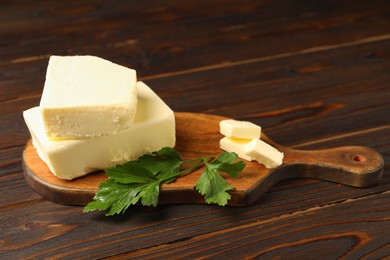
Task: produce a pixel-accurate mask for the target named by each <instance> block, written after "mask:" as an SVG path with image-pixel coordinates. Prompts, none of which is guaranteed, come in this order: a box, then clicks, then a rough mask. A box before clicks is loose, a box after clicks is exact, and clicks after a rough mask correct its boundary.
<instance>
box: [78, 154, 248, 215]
mask: <svg viewBox="0 0 390 260" xmlns="http://www.w3.org/2000/svg"><path fill="white" fill-rule="evenodd" d="M210 159H211V157H201V158H195V159H190V160H183V159H182V158H181V156H180V154H179V153H178V152H177V151H176V150H175V149H173V148H170V147H164V148H162V149H160V150H159V151H157V152H153V153H151V154H145V155H143V156H141V157H140V158H139V159H138V160H135V161H129V162H127V163H124V164H122V165H117V166H115V167H113V168H110V169H107V170H106V174H107V177H108V178H107V180H106V181H105V182H102V183H100V185H99V187H98V192H97V193H96V195H95V196H94V198H93V201H91V202H90V203H88V204H87V205H86V206H85V208H84V211H83V212H90V211H94V210H101V211H105V212H106V216H112V215H115V214H119V213H123V212H125V211H126V210H127V209H128V208H129V206H131V205H134V204H136V203H138V202H139V201H140V202H141V204H142V205H144V206H154V207H156V206H157V204H158V196H159V193H160V185H161V184H163V183H168V182H171V181H174V180H175V179H176V178H178V177H180V175H184V174H188V173H189V172H191V171H194V170H195V169H197V168H199V167H201V166H202V165H204V166H206V169H205V171H203V173H202V175H201V177H200V178H199V180H198V181H197V183H196V185H195V189H196V190H198V191H199V192H200V193H201V194H202V195H204V197H205V200H206V202H207V203H216V204H218V205H221V206H224V205H226V204H227V202H228V200H229V199H230V198H231V196H230V195H229V193H227V191H229V190H232V189H234V188H233V187H232V186H230V185H228V184H227V183H226V181H225V180H224V179H223V177H222V176H221V175H220V174H219V172H225V173H227V174H229V175H231V176H233V177H239V173H240V172H241V171H242V170H243V168H244V167H245V163H244V162H242V161H239V162H235V163H234V161H235V160H236V159H237V154H235V153H228V152H222V153H221V155H219V156H218V157H217V158H216V159H215V160H214V161H212V162H208V161H209V160H210ZM184 163H186V164H191V163H192V165H190V166H189V167H188V168H186V169H181V168H180V167H181V166H182V165H183V164H184Z"/></svg>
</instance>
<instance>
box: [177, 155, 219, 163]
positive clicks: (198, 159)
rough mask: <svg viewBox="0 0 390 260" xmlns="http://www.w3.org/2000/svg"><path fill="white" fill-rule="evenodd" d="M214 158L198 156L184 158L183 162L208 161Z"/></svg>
mask: <svg viewBox="0 0 390 260" xmlns="http://www.w3.org/2000/svg"><path fill="white" fill-rule="evenodd" d="M212 158H213V156H207V157H198V158H194V159H190V160H183V161H182V162H183V163H191V162H196V161H206V162H207V161H209V160H210V159H212Z"/></svg>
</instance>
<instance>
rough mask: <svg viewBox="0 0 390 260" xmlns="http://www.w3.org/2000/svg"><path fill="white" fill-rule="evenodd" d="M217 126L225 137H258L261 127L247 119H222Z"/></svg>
mask: <svg viewBox="0 0 390 260" xmlns="http://www.w3.org/2000/svg"><path fill="white" fill-rule="evenodd" d="M219 127H220V130H221V134H223V135H224V136H226V137H232V138H241V139H254V138H260V134H261V127H260V126H258V125H255V124H253V123H251V122H248V121H237V120H233V119H227V120H222V121H221V122H220V123H219Z"/></svg>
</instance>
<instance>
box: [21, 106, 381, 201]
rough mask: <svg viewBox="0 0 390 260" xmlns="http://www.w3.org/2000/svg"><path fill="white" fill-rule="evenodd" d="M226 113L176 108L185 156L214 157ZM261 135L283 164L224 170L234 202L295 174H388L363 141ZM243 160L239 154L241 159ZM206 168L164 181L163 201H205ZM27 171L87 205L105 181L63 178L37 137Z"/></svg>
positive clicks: (348, 179) (357, 177)
mask: <svg viewBox="0 0 390 260" xmlns="http://www.w3.org/2000/svg"><path fill="white" fill-rule="evenodd" d="M225 119H228V118H226V117H221V116H216V115H208V114H199V113H198V114H196V113H183V112H176V113H175V121H176V145H175V149H176V150H177V151H179V152H180V154H181V156H182V157H183V159H191V158H199V157H206V156H210V155H211V156H213V157H214V158H216V157H217V156H218V155H219V154H220V153H221V152H222V150H221V149H220V148H219V140H220V139H221V138H222V137H223V136H222V135H221V134H220V131H219V122H221V120H225ZM261 139H262V140H264V141H265V142H267V143H269V144H271V145H273V146H274V147H276V148H277V149H278V150H279V151H280V152H282V153H283V154H284V158H283V164H282V165H281V166H279V167H277V168H275V169H267V168H266V167H264V166H263V165H262V164H260V163H258V162H257V161H252V162H250V161H246V160H244V161H245V163H246V166H245V168H244V170H243V171H242V173H241V174H240V178H233V177H231V176H229V175H224V178H225V180H226V182H227V183H228V184H229V185H231V186H232V187H234V190H232V191H230V192H229V193H230V195H231V199H230V200H229V202H228V205H230V206H248V205H251V204H252V203H253V202H255V201H256V200H258V199H259V196H261V195H262V194H263V193H264V192H266V191H267V190H268V189H269V188H271V187H272V186H273V185H274V184H276V183H278V182H280V181H282V180H288V179H293V178H314V179H320V180H328V181H333V182H336V183H341V184H345V185H350V186H354V187H370V186H373V185H376V184H378V183H379V182H380V181H381V179H382V175H383V164H384V162H383V158H382V156H381V155H380V154H378V153H377V152H376V151H375V150H373V149H370V148H368V147H363V146H344V147H337V148H331V149H324V150H312V151H303V150H296V149H291V148H287V147H284V146H282V145H280V144H276V143H274V142H273V141H272V140H270V139H269V138H268V137H267V136H266V135H265V134H264V133H262V135H261ZM239 160H240V159H239ZM203 171H204V168H199V169H197V170H195V171H193V172H192V173H190V174H187V175H184V176H181V177H180V178H178V179H177V180H176V181H174V182H171V183H168V184H163V185H162V186H161V189H160V194H159V200H158V203H159V204H180V203H203V204H204V203H206V202H205V201H204V199H203V198H202V196H200V195H199V194H198V192H197V191H196V190H195V189H194V187H195V185H196V182H197V180H198V179H199V177H200V175H201V174H202V172H203ZM23 173H24V176H25V178H26V181H27V183H28V184H29V185H30V186H31V188H32V189H33V190H35V191H36V192H37V193H39V194H41V195H42V196H44V197H45V198H47V199H49V200H51V201H54V202H57V203H62V204H69V205H86V204H87V203H88V202H90V201H92V198H93V196H95V194H96V193H97V191H98V186H99V184H100V183H101V182H103V181H105V180H106V175H105V173H104V171H97V172H94V173H91V174H88V175H86V176H83V177H80V178H76V179H74V180H71V181H69V180H62V179H59V178H57V177H56V176H54V174H53V173H52V172H51V171H50V169H49V168H48V167H47V165H46V164H45V162H44V161H42V160H41V158H40V157H39V155H38V153H37V151H36V149H35V147H34V146H33V145H32V141H31V140H29V142H28V143H27V145H26V148H25V149H24V151H23Z"/></svg>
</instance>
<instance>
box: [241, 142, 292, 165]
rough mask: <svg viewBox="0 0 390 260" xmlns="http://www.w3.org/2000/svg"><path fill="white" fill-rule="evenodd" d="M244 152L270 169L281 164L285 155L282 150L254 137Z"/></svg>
mask: <svg viewBox="0 0 390 260" xmlns="http://www.w3.org/2000/svg"><path fill="white" fill-rule="evenodd" d="M244 154H245V155H246V156H249V157H250V158H252V159H253V160H256V161H258V162H259V163H261V164H264V166H265V167H267V168H269V169H272V168H276V167H278V166H279V165H281V164H282V163H283V157H284V154H283V153H282V152H279V151H278V150H277V149H276V148H275V147H273V146H271V145H269V144H267V143H266V142H264V141H262V140H259V139H253V140H252V141H250V142H249V143H248V144H246V146H245V152H244Z"/></svg>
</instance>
